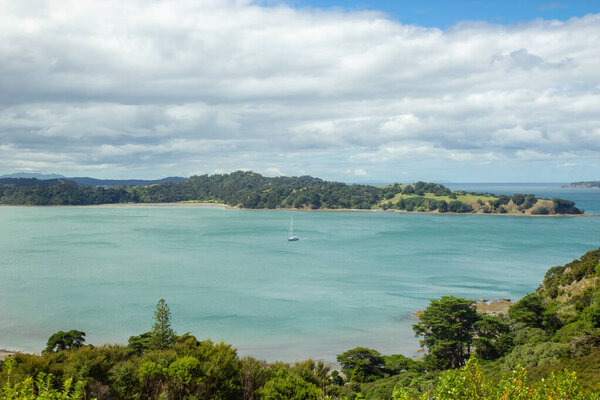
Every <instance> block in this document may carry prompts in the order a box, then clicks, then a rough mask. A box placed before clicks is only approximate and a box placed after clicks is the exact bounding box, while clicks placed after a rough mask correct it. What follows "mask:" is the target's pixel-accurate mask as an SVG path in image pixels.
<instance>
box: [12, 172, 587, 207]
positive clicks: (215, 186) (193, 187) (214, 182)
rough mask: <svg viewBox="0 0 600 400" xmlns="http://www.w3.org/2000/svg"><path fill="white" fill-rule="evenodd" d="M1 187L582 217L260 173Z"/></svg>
mask: <svg viewBox="0 0 600 400" xmlns="http://www.w3.org/2000/svg"><path fill="white" fill-rule="evenodd" d="M18 181H19V182H20V184H19V185H15V184H14V183H11V182H13V181H11V182H5V183H3V182H1V181H0V204H14V205H21V204H23V205H93V204H115V203H173V202H184V201H185V202H216V203H222V204H227V205H229V206H232V207H240V208H250V209H277V208H293V209H300V210H302V209H308V210H320V209H333V210H335V209H355V210H373V209H377V210H379V209H380V210H396V211H406V212H413V211H414V212H434V213H478V214H511V215H556V214H581V213H582V212H583V211H582V210H579V209H578V208H576V207H575V204H574V203H573V202H571V201H568V200H562V199H552V200H549V199H538V198H536V197H535V196H534V195H533V194H514V195H512V196H505V195H500V196H496V195H494V194H491V193H471V192H464V191H454V192H453V191H451V190H450V189H448V188H446V187H445V186H442V185H439V184H435V183H425V182H416V183H414V184H412V185H401V184H394V185H389V186H383V187H375V186H370V185H356V184H354V185H348V184H345V183H340V182H328V181H324V180H322V179H319V178H313V177H310V176H300V177H276V178H268V177H264V176H262V175H260V174H257V173H254V172H243V171H237V172H233V173H231V174H224V175H211V176H208V175H201V176H192V177H190V178H188V179H185V180H182V181H178V182H162V183H156V184H151V185H141V186H126V185H120V186H110V187H91V186H82V185H78V184H76V183H74V182H72V181H68V180H58V181H52V182H51V183H52V184H48V183H47V181H40V180H37V179H29V180H28V179H19V180H18Z"/></svg>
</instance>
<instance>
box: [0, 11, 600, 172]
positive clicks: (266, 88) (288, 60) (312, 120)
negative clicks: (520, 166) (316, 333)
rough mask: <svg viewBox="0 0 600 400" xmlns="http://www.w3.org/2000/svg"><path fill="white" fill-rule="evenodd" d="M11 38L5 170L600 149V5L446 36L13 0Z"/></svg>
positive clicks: (7, 45)
mask: <svg viewBox="0 0 600 400" xmlns="http://www.w3.org/2000/svg"><path fill="white" fill-rule="evenodd" d="M0 35H1V37H2V38H3V40H2V43H0V61H1V62H0V87H1V88H2V90H0V170H4V171H6V172H10V171H12V170H14V169H23V170H24V169H29V170H31V169H35V168H39V169H40V170H44V171H46V172H63V173H64V172H69V171H78V170H86V169H89V170H94V171H98V172H102V171H104V172H105V173H106V174H108V175H112V176H115V175H119V174H122V173H130V174H134V175H136V176H140V177H142V176H158V175H165V174H186V172H187V171H207V172H210V171H213V170H223V171H229V170H232V169H235V168H238V167H239V166H244V167H247V168H251V169H254V170H257V171H264V172H266V173H272V174H280V173H281V171H280V169H281V170H283V171H286V172H288V173H289V174H290V175H294V174H297V173H300V171H301V170H302V171H304V170H307V167H306V166H307V165H315V167H314V168H317V166H318V168H319V170H318V171H314V170H312V173H313V174H317V175H321V176H326V177H327V176H331V175H334V174H335V171H346V170H347V169H348V168H350V169H351V170H353V171H360V170H362V167H361V166H358V165H352V164H353V163H362V162H368V163H369V164H370V165H369V173H370V174H371V175H373V174H374V173H375V174H377V172H376V171H386V170H394V168H393V166H395V165H397V163H398V162H401V161H402V162H403V161H407V162H409V161H410V160H419V161H420V162H421V164H419V166H422V161H423V159H427V158H429V157H436V159H439V160H444V161H445V162H446V163H447V164H446V165H448V166H449V167H450V166H452V165H457V163H477V162H492V163H493V162H501V161H502V162H504V161H510V160H518V161H525V162H538V161H540V160H541V159H544V160H552V159H553V158H554V159H556V158H560V159H564V158H566V157H567V158H568V157H573V158H578V157H588V158H597V157H599V156H600V137H599V132H600V122H599V121H598V118H597V110H599V109H600V90H599V89H598V82H599V81H600V58H599V57H598V56H597V55H598V54H600V15H588V16H586V17H583V18H573V19H571V20H568V21H566V22H557V21H544V20H536V21H533V22H531V23H524V24H519V25H509V26H502V25H492V24H485V23H461V24H459V25H456V26H454V27H452V28H450V29H448V30H440V29H436V28H423V27H419V26H411V25H402V24H401V23H398V22H396V21H392V20H390V19H386V17H385V16H384V15H383V14H379V13H373V12H342V11H338V10H335V9H333V10H327V11H320V10H315V9H293V8H290V7H288V6H285V5H280V6H276V7H261V6H260V5H257V4H255V3H253V2H250V1H242V0H238V1H233V0H232V1H218V0H207V1H201V2H199V1H193V0H181V1H178V2H170V1H166V0H165V1H161V0H156V1H150V0H132V1H129V2H125V3H124V2H120V1H115V0H107V1H102V2H94V1H85V0H77V1H76V0H64V1H42V0H39V1H38V0H35V1H31V2H12V1H9V0H0ZM273 165H277V166H278V167H277V168H278V169H277V171H275V170H270V168H273V167H272V166H273ZM411 165H413V166H414V168H417V166H416V164H410V163H409V164H406V165H403V166H404V167H405V168H410V167H411ZM378 166H379V167H378ZM378 168H379V169H378ZM114 171H118V172H117V173H114ZM269 171H270V172H269Z"/></svg>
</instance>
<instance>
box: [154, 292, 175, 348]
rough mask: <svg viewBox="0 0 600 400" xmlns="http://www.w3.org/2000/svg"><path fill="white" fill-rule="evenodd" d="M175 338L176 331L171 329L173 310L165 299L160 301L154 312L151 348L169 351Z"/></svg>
mask: <svg viewBox="0 0 600 400" xmlns="http://www.w3.org/2000/svg"><path fill="white" fill-rule="evenodd" d="M175 338H176V336H175V331H174V330H173V328H171V310H170V309H169V306H168V305H167V303H166V302H165V299H160V300H159V301H158V303H157V304H156V309H155V310H154V326H153V327H152V331H151V336H150V347H151V348H152V349H154V350H164V349H168V348H169V347H171V345H172V344H173V343H174V342H175Z"/></svg>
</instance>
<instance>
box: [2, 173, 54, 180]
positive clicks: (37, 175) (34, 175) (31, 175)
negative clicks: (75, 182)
mask: <svg viewBox="0 0 600 400" xmlns="http://www.w3.org/2000/svg"><path fill="white" fill-rule="evenodd" d="M0 178H26V179H31V178H35V179H40V180H47V179H60V178H66V176H64V175H60V174H40V173H34V172H16V173H14V174H8V175H1V176H0Z"/></svg>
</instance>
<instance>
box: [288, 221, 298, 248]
mask: <svg viewBox="0 0 600 400" xmlns="http://www.w3.org/2000/svg"><path fill="white" fill-rule="evenodd" d="M296 240H300V238H299V237H298V236H294V217H291V218H290V236H289V237H288V242H295V241H296Z"/></svg>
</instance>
